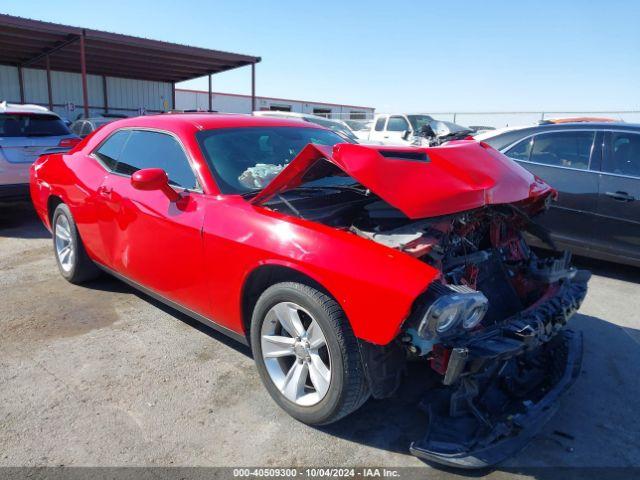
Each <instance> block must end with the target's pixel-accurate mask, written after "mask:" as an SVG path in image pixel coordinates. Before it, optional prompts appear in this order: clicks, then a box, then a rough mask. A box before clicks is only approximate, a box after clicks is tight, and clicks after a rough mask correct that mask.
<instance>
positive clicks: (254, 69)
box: [251, 63, 256, 112]
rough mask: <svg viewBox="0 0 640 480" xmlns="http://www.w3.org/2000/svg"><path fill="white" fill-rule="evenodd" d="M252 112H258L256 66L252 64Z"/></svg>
mask: <svg viewBox="0 0 640 480" xmlns="http://www.w3.org/2000/svg"><path fill="white" fill-rule="evenodd" d="M251 111H252V112H255V111H256V64H255V63H252V64H251Z"/></svg>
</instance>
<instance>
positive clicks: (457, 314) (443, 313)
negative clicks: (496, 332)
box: [418, 292, 489, 338]
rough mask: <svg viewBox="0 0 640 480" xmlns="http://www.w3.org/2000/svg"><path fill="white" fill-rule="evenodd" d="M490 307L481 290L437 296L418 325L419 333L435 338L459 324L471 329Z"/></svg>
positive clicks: (422, 335) (424, 336)
mask: <svg viewBox="0 0 640 480" xmlns="http://www.w3.org/2000/svg"><path fill="white" fill-rule="evenodd" d="M488 308H489V301H488V300H487V297H485V296H484V295H483V294H482V293H480V292H469V293H451V294H448V295H443V296H441V297H438V298H436V299H435V300H434V301H433V303H432V304H431V305H430V306H429V308H427V311H426V312H425V314H424V317H423V318H422V320H421V321H420V323H419V325H418V335H420V336H421V337H423V338H434V337H437V336H441V335H443V334H448V333H450V332H452V331H453V330H454V329H455V328H456V327H457V326H460V325H461V326H462V328H464V329H465V330H471V329H472V328H474V327H475V326H476V325H478V324H479V323H480V322H481V321H482V319H483V318H484V315H485V314H486V313H487V309H488Z"/></svg>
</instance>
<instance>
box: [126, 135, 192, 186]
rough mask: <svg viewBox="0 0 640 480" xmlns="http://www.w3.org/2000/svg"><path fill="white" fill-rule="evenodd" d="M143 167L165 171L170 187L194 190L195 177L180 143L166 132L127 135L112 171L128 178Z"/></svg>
mask: <svg viewBox="0 0 640 480" xmlns="http://www.w3.org/2000/svg"><path fill="white" fill-rule="evenodd" d="M143 168H162V169H163V170H164V171H165V172H167V175H168V176H169V183H171V184H172V185H176V186H179V187H183V188H195V187H197V183H196V177H195V175H194V173H193V170H191V166H190V165H189V161H188V160H187V157H186V155H185V154H184V151H183V150H182V148H181V147H180V144H179V143H178V142H177V141H176V140H175V139H174V138H173V137H172V136H171V135H167V134H166V133H159V132H147V131H136V130H134V131H132V132H131V136H130V137H129V139H128V140H127V142H126V144H125V146H124V149H123V150H122V153H121V154H120V157H119V158H118V164H117V166H116V168H115V171H116V172H117V173H122V174H124V175H131V174H133V173H135V172H137V171H138V170H141V169H143Z"/></svg>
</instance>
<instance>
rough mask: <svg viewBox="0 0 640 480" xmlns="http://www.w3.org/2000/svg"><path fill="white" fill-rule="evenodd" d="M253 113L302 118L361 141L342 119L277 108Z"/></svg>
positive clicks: (350, 138) (355, 140)
mask: <svg viewBox="0 0 640 480" xmlns="http://www.w3.org/2000/svg"><path fill="white" fill-rule="evenodd" d="M253 115H254V116H256V117H279V118H291V119H298V120H302V121H303V122H310V123H315V124H316V125H321V126H323V127H325V128H328V129H330V130H333V131H334V132H336V133H338V134H340V135H342V136H343V137H346V138H348V139H349V140H351V141H353V142H357V143H362V142H360V140H359V139H358V137H357V136H356V135H355V134H354V133H353V131H352V130H351V128H349V125H347V124H346V123H344V122H343V121H342V120H332V119H328V118H324V117H319V116H317V115H311V114H309V113H298V112H283V111H279V110H260V111H257V112H253Z"/></svg>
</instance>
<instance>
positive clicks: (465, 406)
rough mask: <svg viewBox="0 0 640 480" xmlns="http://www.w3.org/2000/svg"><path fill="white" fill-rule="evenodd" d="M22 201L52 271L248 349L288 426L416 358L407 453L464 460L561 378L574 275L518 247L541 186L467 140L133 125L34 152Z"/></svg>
mask: <svg viewBox="0 0 640 480" xmlns="http://www.w3.org/2000/svg"><path fill="white" fill-rule="evenodd" d="M31 195H32V198H33V203H34V206H35V208H36V211H37V213H38V215H39V216H40V218H41V219H42V221H43V222H44V224H45V225H46V226H47V228H49V229H50V230H51V231H52V233H53V247H54V254H55V258H56V261H57V264H58V268H59V271H60V273H61V275H62V276H63V277H64V278H65V279H67V280H68V281H70V282H73V283H81V282H83V281H87V280H89V279H91V278H92V277H94V276H96V275H97V274H98V272H99V271H100V269H101V270H104V271H106V272H109V273H111V274H113V275H114V276H116V277H117V278H120V279H122V280H124V281H126V282H128V283H130V284H131V285H133V286H134V287H135V288H138V289H141V290H142V291H144V292H146V293H147V294H149V295H151V296H153V297H155V298H157V299H158V300H160V301H162V302H165V303H166V304H168V305H170V306H172V307H174V308H176V309H178V310H180V311H182V312H184V313H185V314H187V315H190V316H191V317H193V318H195V319H197V320H199V321H201V322H203V323H205V324H206V325H209V326H211V327H212V328H216V329H218V330H220V331H222V332H224V333H225V334H227V335H230V336H231V337H233V338H235V339H237V340H239V341H241V342H243V343H246V344H250V345H251V349H252V353H253V358H254V360H255V362H256V366H257V370H258V373H259V375H260V378H261V379H262V382H263V383H264V385H265V387H266V389H267V390H268V392H269V393H270V395H271V396H272V398H273V399H274V401H275V402H276V403H277V404H278V405H279V406H280V407H282V408H283V409H284V410H285V411H286V412H288V413H289V414H290V415H292V416H293V417H295V418H297V419H298V420H300V421H302V422H305V423H308V424H312V425H323V424H328V423H331V422H335V421H337V420H338V419H340V418H342V417H344V416H346V415H348V414H349V413H351V412H353V411H354V410H356V409H358V408H359V407H360V406H362V404H363V403H364V402H365V401H366V400H367V398H368V397H369V396H373V397H375V398H385V397H389V396H391V395H394V394H395V392H396V391H397V389H398V387H399V385H400V382H402V381H403V378H404V374H405V370H406V366H407V362H409V361H415V362H420V364H421V367H422V373H423V377H421V380H420V381H421V382H424V383H423V384H422V385H424V386H425V387H426V388H425V392H426V393H425V397H424V399H423V402H422V405H423V406H424V408H425V410H427V411H428V412H429V425H428V432H427V434H426V435H425V437H424V438H422V439H419V440H418V441H416V442H414V443H413V444H412V445H411V452H412V453H413V454H415V455H417V456H419V457H422V458H426V459H430V460H433V461H436V462H441V463H445V464H449V465H458V466H464V467H467V468H474V467H484V466H487V465H492V464H494V463H496V462H499V461H501V460H503V459H504V458H505V457H507V456H509V455H512V454H513V453H515V452H516V451H517V450H518V449H519V448H522V447H523V446H525V445H526V444H527V442H528V440H529V439H530V438H531V436H532V435H533V434H535V432H537V431H538V429H539V426H540V425H541V424H542V423H543V422H545V421H546V420H548V419H549V418H550V416H551V415H552V414H553V413H554V411H555V405H556V404H557V400H558V398H559V397H560V395H561V394H562V393H563V392H564V391H565V390H566V389H567V388H568V387H569V386H570V385H571V384H572V383H573V380H574V379H575V377H576V375H577V373H578V372H579V370H580V362H581V347H582V345H581V342H582V340H581V337H580V335H579V334H577V333H573V332H571V331H569V330H567V329H565V328H563V327H564V325H565V324H566V322H567V320H568V319H569V318H570V317H571V316H572V315H573V314H574V312H575V311H576V310H577V308H578V307H579V305H580V303H581V302H582V300H583V298H584V296H585V294H586V289H587V281H588V274H587V273H586V272H579V271H577V270H576V269H575V268H573V267H572V266H571V265H570V259H569V257H568V256H567V255H556V254H549V255H546V254H545V255H544V256H538V255H537V254H536V253H535V252H533V251H531V250H530V249H529V248H528V247H527V245H526V243H525V242H524V241H523V238H522V233H523V232H524V231H525V230H527V229H529V228H530V218H531V217H535V216H536V215H537V214H538V213H540V212H541V211H542V210H544V209H545V208H546V205H547V203H548V199H549V198H550V197H551V196H552V195H553V190H552V189H551V187H549V186H548V185H547V184H545V183H544V182H543V181H541V180H539V179H537V178H535V177H534V176H533V175H532V174H531V173H529V172H527V171H526V170H525V169H523V168H521V167H519V166H518V165H516V164H515V163H514V162H511V161H509V160H508V159H507V158H505V157H504V156H503V155H502V154H500V153H499V152H497V151H496V150H494V149H492V148H488V147H486V146H485V145H482V144H480V143H478V142H473V141H459V142H450V144H449V145H448V146H447V147H446V148H445V147H441V148H417V147H386V146H365V145H358V144H355V143H348V142H345V139H344V137H342V136H341V135H338V134H337V133H335V132H333V131H331V130H329V129H327V128H323V127H320V126H318V125H315V124H314V123H311V122H308V121H306V122H302V121H299V120H295V121H294V120H290V119H285V118H266V116H248V115H215V114H180V115H156V116H147V117H137V118H131V119H126V120H120V121H117V122H113V123H111V124H109V125H106V126H104V127H103V128H101V129H100V130H99V131H98V132H96V133H95V134H94V135H93V136H91V137H89V138H88V139H87V140H86V141H85V142H83V144H81V146H79V147H78V148H77V149H75V150H74V151H72V152H71V153H68V154H53V155H45V156H42V157H40V158H39V159H38V161H37V162H36V164H35V165H34V167H33V168H32V169H31ZM158 259H162V261H158ZM244 394H251V392H250V391H246V392H244ZM426 429H427V428H426V427H425V430H426Z"/></svg>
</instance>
